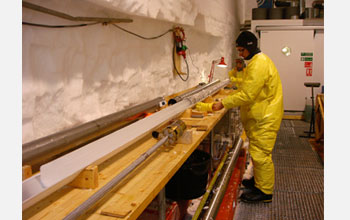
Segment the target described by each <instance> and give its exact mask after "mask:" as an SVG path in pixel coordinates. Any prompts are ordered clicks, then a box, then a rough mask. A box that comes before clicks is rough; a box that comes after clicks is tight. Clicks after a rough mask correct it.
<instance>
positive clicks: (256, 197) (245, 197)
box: [240, 187, 272, 203]
mask: <svg viewBox="0 0 350 220" xmlns="http://www.w3.org/2000/svg"><path fill="white" fill-rule="evenodd" d="M240 199H241V201H243V202H247V203H255V202H264V203H269V202H272V194H265V193H263V192H262V191H261V190H260V189H258V188H256V187H254V189H252V190H251V191H249V192H245V193H243V194H242V195H241V197H240Z"/></svg>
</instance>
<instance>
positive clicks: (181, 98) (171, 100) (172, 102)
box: [168, 79, 220, 105]
mask: <svg viewBox="0 0 350 220" xmlns="http://www.w3.org/2000/svg"><path fill="white" fill-rule="evenodd" d="M219 81H220V80H219V79H216V80H214V81H213V82H211V83H208V84H206V85H204V86H199V87H198V88H196V89H194V90H192V91H190V92H186V93H184V94H182V95H179V96H176V97H175V98H173V99H170V100H169V101H168V104H169V105H173V104H175V103H177V102H180V101H182V100H183V99H184V98H186V97H189V96H191V95H193V94H195V93H198V92H200V91H202V90H203V89H205V88H207V87H209V86H212V85H214V84H216V83H218V82H219Z"/></svg>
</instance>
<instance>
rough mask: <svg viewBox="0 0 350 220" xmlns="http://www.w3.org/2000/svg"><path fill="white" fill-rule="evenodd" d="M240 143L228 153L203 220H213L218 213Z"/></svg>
mask: <svg viewBox="0 0 350 220" xmlns="http://www.w3.org/2000/svg"><path fill="white" fill-rule="evenodd" d="M242 143H243V141H242V138H239V139H238V141H237V143H236V145H235V148H234V149H233V150H231V151H230V152H229V156H228V158H227V161H228V163H226V164H227V165H226V166H225V167H224V168H223V173H222V175H221V176H220V177H219V180H218V184H217V187H216V188H215V189H214V190H213V192H214V193H213V198H212V199H211V201H210V203H209V208H208V209H207V210H206V211H205V213H204V215H203V218H202V219H203V220H209V219H210V220H212V219H215V217H216V215H217V213H218V211H219V208H220V205H221V202H222V199H223V197H224V195H225V192H226V188H227V185H228V183H229V181H230V178H231V175H232V172H233V169H234V167H235V165H236V162H237V158H238V155H239V152H240V150H241V147H242Z"/></svg>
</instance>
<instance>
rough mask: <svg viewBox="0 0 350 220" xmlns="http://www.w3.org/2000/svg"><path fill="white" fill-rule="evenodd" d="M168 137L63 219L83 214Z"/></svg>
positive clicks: (166, 137)
mask: <svg viewBox="0 0 350 220" xmlns="http://www.w3.org/2000/svg"><path fill="white" fill-rule="evenodd" d="M167 139H168V136H165V137H163V138H162V139H161V140H160V141H158V142H157V143H156V144H155V145H153V146H152V147H151V148H150V149H149V150H148V151H146V152H145V153H143V154H142V155H141V156H140V157H139V158H137V159H136V160H135V161H134V162H132V164H130V165H129V166H128V167H127V168H126V169H124V170H123V171H122V172H120V173H119V174H118V175H117V176H115V177H114V178H113V179H112V180H111V181H110V182H108V183H107V184H106V185H104V186H103V187H102V188H101V189H100V190H98V191H97V192H96V193H95V194H93V195H92V196H91V197H90V198H89V199H87V200H86V201H85V202H83V204H81V205H80V206H78V207H77V208H76V209H74V210H73V211H72V212H71V213H69V214H68V215H67V216H66V217H64V220H70V219H77V218H78V217H79V216H81V215H82V214H84V213H85V212H86V211H87V210H88V209H89V208H90V207H91V206H92V205H94V204H95V203H96V202H98V201H99V200H100V199H101V198H102V197H103V196H104V195H105V194H106V193H108V192H109V191H110V190H111V189H112V188H113V187H114V186H115V185H117V184H118V183H119V182H120V181H121V180H122V179H123V178H124V177H125V176H126V175H128V174H129V173H130V172H131V171H133V170H134V169H135V168H136V167H137V166H138V165H140V164H141V163H142V162H143V161H144V160H146V159H147V158H148V157H149V156H150V155H151V154H152V153H153V152H154V151H156V150H157V149H158V148H159V147H161V146H162V145H163V144H164V143H165V142H166V141H167Z"/></svg>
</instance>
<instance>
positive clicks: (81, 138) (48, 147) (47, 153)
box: [22, 97, 166, 172]
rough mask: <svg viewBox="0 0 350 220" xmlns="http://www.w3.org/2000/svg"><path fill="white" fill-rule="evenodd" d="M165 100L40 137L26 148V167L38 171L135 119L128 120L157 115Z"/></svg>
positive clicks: (23, 146) (128, 109)
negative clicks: (155, 113)
mask: <svg viewBox="0 0 350 220" xmlns="http://www.w3.org/2000/svg"><path fill="white" fill-rule="evenodd" d="M165 103H166V102H165V100H164V98H162V97H158V98H155V99H153V100H151V101H148V102H145V103H141V104H139V105H136V106H132V107H129V108H127V109H124V110H122V111H120V112H116V113H112V114H110V115H106V116H104V117H101V118H99V119H96V120H93V121H90V122H87V123H84V124H81V125H78V126H75V127H72V128H69V129H66V130H63V131H60V132H57V133H54V134H51V135H48V136H46V137H42V138H39V139H37V140H34V141H31V142H28V143H25V144H23V145H22V164H23V165H31V166H32V170H33V171H34V172H35V171H37V170H39V167H40V165H42V164H44V163H47V162H49V161H50V160H53V159H55V158H56V157H57V156H58V155H60V156H62V154H63V153H67V152H70V151H72V150H74V149H77V148H79V147H81V146H83V145H85V144H87V143H90V142H92V141H94V140H96V139H98V138H101V137H103V136H105V135H107V134H110V133H111V132H113V131H116V130H117V129H119V128H121V127H123V126H126V125H128V124H130V123H132V122H134V121H135V120H137V118H135V119H130V120H128V118H130V117H132V116H135V115H137V114H140V113H143V112H153V111H155V110H157V109H159V107H160V106H163V105H165Z"/></svg>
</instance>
